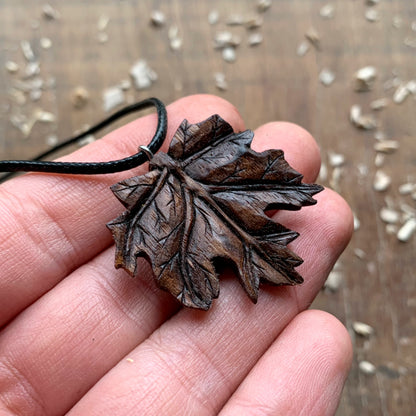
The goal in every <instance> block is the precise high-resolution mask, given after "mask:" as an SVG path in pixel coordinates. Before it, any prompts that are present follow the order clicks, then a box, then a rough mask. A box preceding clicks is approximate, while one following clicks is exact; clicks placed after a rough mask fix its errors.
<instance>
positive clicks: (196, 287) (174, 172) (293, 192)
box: [107, 115, 323, 310]
mask: <svg viewBox="0 0 416 416" xmlns="http://www.w3.org/2000/svg"><path fill="white" fill-rule="evenodd" d="M253 136H254V134H253V132H252V131H250V130H246V131H244V132H241V133H234V131H233V129H232V127H231V126H230V125H229V124H228V123H227V122H225V121H224V120H223V119H222V118H221V117H219V116H218V115H214V116H212V117H210V118H209V119H207V120H205V121H203V122H201V123H198V124H189V123H188V122H187V121H186V120H185V121H183V123H182V124H181V126H180V127H179V129H178V130H177V132H176V134H175V136H174V138H173V140H172V143H171V145H170V148H169V152H168V153H167V154H166V153H162V152H160V153H158V154H156V155H155V156H154V157H153V159H152V160H151V162H150V171H149V172H148V173H147V174H145V175H142V176H137V177H134V178H130V179H126V180H125V181H122V182H120V183H117V184H115V185H113V186H112V188H111V189H112V191H113V192H114V194H115V195H116V196H117V198H118V199H119V200H120V201H121V202H122V203H123V205H124V206H125V207H126V208H127V211H126V212H125V213H124V214H122V215H121V216H120V217H118V218H116V219H115V220H114V221H112V222H110V223H109V224H108V225H107V226H108V227H109V228H110V230H111V231H112V233H113V236H114V239H115V242H116V260H115V266H116V267H117V268H119V267H122V268H124V269H125V270H127V272H129V273H130V274H131V275H133V276H134V275H135V274H136V260H137V257H138V256H143V255H144V256H147V257H148V258H149V259H150V261H151V264H152V268H153V271H154V273H155V275H156V281H157V284H158V285H159V287H161V288H162V289H165V290H167V291H169V292H170V293H171V294H172V295H173V296H175V297H176V298H177V299H178V300H179V301H180V302H181V303H182V304H184V305H186V306H191V307H194V308H200V309H205V310H206V309H208V308H209V307H210V305H211V302H212V300H213V299H215V298H217V297H218V295H219V279H218V275H217V273H216V271H215V267H214V262H215V260H217V259H225V260H228V261H231V262H232V263H233V264H234V266H235V268H236V270H237V272H238V275H239V278H240V281H241V284H242V286H243V287H244V289H245V291H246V292H247V294H248V296H249V297H250V298H251V299H252V301H253V302H256V301H257V295H258V290H259V284H260V282H265V283H269V284H273V285H294V284H298V283H302V281H303V279H302V277H301V276H300V275H299V274H298V273H297V272H296V270H295V267H296V266H298V265H300V264H301V263H302V259H301V258H300V257H298V256H297V255H296V254H294V253H293V252H292V251H290V250H289V249H288V248H287V244H288V243H290V242H291V241H292V240H294V239H295V238H296V237H297V236H298V234H297V233H296V232H295V231H291V230H289V229H287V228H285V227H284V226H283V225H280V224H278V223H276V222H274V221H272V220H271V219H269V218H268V217H267V215H266V214H265V213H264V211H265V210H266V209H289V210H298V209H300V208H301V207H302V206H306V205H313V204H315V203H316V200H314V199H313V198H312V195H314V194H316V193H317V192H320V191H321V190H322V189H323V188H322V187H321V186H320V185H316V184H312V185H310V184H304V183H302V175H301V174H300V173H298V172H296V171H295V170H294V169H292V168H291V167H290V166H289V165H288V163H287V162H286V160H285V159H284V156H283V152H282V151H281V150H267V151H264V152H262V153H257V152H255V151H253V150H252V149H250V144H251V141H252V139H253Z"/></svg>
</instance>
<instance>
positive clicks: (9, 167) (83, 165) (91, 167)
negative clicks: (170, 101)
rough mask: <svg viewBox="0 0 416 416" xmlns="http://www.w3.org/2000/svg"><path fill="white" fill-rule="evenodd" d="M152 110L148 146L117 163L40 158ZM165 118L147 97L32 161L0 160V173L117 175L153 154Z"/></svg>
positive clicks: (159, 143)
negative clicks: (154, 115)
mask: <svg viewBox="0 0 416 416" xmlns="http://www.w3.org/2000/svg"><path fill="white" fill-rule="evenodd" d="M152 106H154V107H156V110H157V115H158V123H157V128H156V133H155V135H154V136H153V139H152V140H151V142H150V144H149V145H148V146H147V147H146V146H142V147H141V148H139V149H140V151H139V152H138V153H136V154H134V155H132V156H129V157H126V158H124V159H120V160H112V161H109V162H48V161H42V160H41V159H43V158H45V157H47V156H49V155H51V154H52V153H55V152H57V151H58V150H61V149H63V148H64V147H66V146H68V145H71V144H73V143H76V142H77V141H78V140H80V139H82V138H84V137H86V136H89V135H90V134H94V133H97V132H98V131H100V130H102V129H103V128H105V127H107V126H109V125H110V124H112V123H114V122H115V121H117V120H118V119H120V118H122V117H124V116H126V115H128V114H131V113H133V112H136V111H141V110H144V109H146V108H149V107H152ZM167 125H168V119H167V113H166V108H165V105H164V104H163V103H162V101H160V100H159V99H157V98H148V99H146V100H143V101H140V102H138V103H135V104H131V105H129V106H127V107H124V108H122V109H121V110H119V111H117V112H116V113H114V114H112V115H111V116H109V117H108V118H106V119H105V120H103V121H101V122H100V123H98V124H96V125H95V126H93V127H91V128H90V129H88V130H86V131H84V132H82V133H80V134H78V135H77V136H75V137H71V138H70V139H68V140H65V141H64V142H63V143H61V144H59V145H57V146H55V147H54V148H52V149H50V150H48V151H47V152H44V153H42V154H40V155H39V156H37V157H36V158H34V159H33V160H3V161H0V172H48V173H64V174H65V173H66V174H72V175H97V174H105V173H114V172H121V171H123V170H128V169H132V168H135V167H137V166H139V165H141V164H143V163H144V162H146V161H147V160H148V159H149V158H150V157H151V156H152V155H153V154H155V153H156V152H157V151H158V150H159V149H160V147H161V146H162V143H163V142H164V140H165V138H166V131H167ZM10 176H12V174H8V175H4V176H3V177H2V178H1V180H2V181H3V180H4V179H6V178H8V177H10Z"/></svg>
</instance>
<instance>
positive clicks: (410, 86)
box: [393, 80, 416, 104]
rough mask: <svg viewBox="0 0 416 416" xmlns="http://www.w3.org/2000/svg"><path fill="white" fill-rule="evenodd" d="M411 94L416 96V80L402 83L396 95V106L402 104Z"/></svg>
mask: <svg viewBox="0 0 416 416" xmlns="http://www.w3.org/2000/svg"><path fill="white" fill-rule="evenodd" d="M410 94H416V81H415V80H411V81H408V82H405V83H401V84H400V85H399V86H398V88H397V89H396V91H395V93H394V96H393V101H394V102H395V103H396V104H401V103H403V102H404V100H405V99H406V98H407V97H408V96H409V95H410Z"/></svg>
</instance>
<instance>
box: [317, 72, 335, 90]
mask: <svg viewBox="0 0 416 416" xmlns="http://www.w3.org/2000/svg"><path fill="white" fill-rule="evenodd" d="M319 81H321V83H322V84H323V85H325V86H326V87H327V86H329V85H331V84H332V83H333V82H334V81H335V74H334V73H333V72H332V71H331V70H330V69H327V68H324V69H322V71H321V72H320V73H319Z"/></svg>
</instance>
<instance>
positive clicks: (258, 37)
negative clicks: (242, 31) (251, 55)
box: [248, 33, 263, 46]
mask: <svg viewBox="0 0 416 416" xmlns="http://www.w3.org/2000/svg"><path fill="white" fill-rule="evenodd" d="M262 42H263V35H262V34H261V33H251V34H250V35H249V37H248V44H249V46H257V45H260V43H262Z"/></svg>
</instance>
